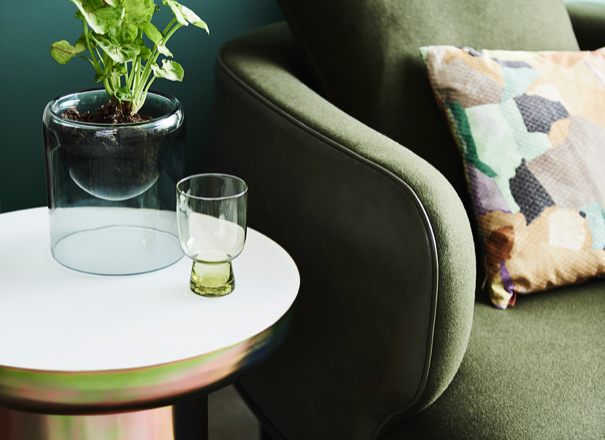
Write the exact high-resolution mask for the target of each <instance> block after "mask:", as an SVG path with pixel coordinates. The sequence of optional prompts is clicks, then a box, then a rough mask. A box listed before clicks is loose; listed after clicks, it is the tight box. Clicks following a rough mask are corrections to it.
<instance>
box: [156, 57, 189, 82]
mask: <svg viewBox="0 0 605 440" xmlns="http://www.w3.org/2000/svg"><path fill="white" fill-rule="evenodd" d="M151 70H153V74H154V75H155V77H156V78H165V79H167V80H170V81H183V77H184V76H185V72H184V71H183V67H181V65H180V64H179V63H176V62H174V61H166V60H162V68H161V69H160V68H159V67H158V65H157V64H153V65H152V66H151Z"/></svg>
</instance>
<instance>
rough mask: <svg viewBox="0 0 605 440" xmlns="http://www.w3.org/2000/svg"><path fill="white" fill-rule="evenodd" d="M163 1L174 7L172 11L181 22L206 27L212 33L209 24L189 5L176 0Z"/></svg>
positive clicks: (185, 24) (171, 7)
mask: <svg viewBox="0 0 605 440" xmlns="http://www.w3.org/2000/svg"><path fill="white" fill-rule="evenodd" d="M162 3H163V4H165V5H168V6H170V9H172V13H173V14H174V18H176V20H177V21H178V22H179V23H180V24H182V25H184V26H187V25H188V24H189V23H191V24H192V25H194V26H197V27H199V28H202V29H206V32H208V33H210V29H209V28H208V25H207V24H206V23H204V21H203V20H202V19H201V18H200V17H198V16H197V14H196V13H195V12H193V11H192V10H191V9H189V8H188V7H186V6H183V5H181V4H180V3H178V2H176V1H174V0H164V1H163V2H162Z"/></svg>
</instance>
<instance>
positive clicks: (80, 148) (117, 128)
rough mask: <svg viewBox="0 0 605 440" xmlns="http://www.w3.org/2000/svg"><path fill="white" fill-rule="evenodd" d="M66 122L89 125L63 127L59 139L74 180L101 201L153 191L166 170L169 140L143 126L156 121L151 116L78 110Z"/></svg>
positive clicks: (66, 115) (109, 108)
mask: <svg viewBox="0 0 605 440" xmlns="http://www.w3.org/2000/svg"><path fill="white" fill-rule="evenodd" d="M61 116H62V117H64V118H66V119H71V120H74V121H79V122H84V124H79V125H78V126H76V125H66V126H63V127H60V130H59V133H58V134H59V136H60V137H61V139H62V141H61V143H62V144H63V145H64V147H65V148H64V150H63V155H62V160H63V161H65V163H66V165H67V168H68V169H69V174H70V176H71V178H72V179H73V180H74V182H76V184H77V185H78V186H79V187H80V188H82V189H83V190H84V191H86V192H88V193H89V194H92V195H93V196H95V197H98V198H101V199H104V200H110V201H121V200H127V199H130V198H133V197H135V196H137V195H139V194H142V193H144V192H145V191H146V190H147V189H149V188H150V187H151V186H152V185H153V184H154V183H155V182H156V180H157V179H158V177H159V175H160V173H161V172H162V170H163V168H164V167H165V163H166V161H167V158H168V156H169V154H168V152H166V151H164V149H165V147H164V140H163V137H164V135H163V134H161V133H159V132H157V131H155V130H150V129H148V128H145V126H139V124H137V123H140V122H143V123H144V122H145V121H148V120H151V119H152V118H151V117H149V116H140V115H138V114H135V115H130V114H126V113H125V112H122V110H121V109H120V108H118V107H117V106H116V105H115V104H114V103H112V102H109V103H108V104H106V105H104V106H102V107H100V108H98V109H97V110H96V113H84V114H79V113H78V111H77V110H76V109H75V108H72V109H69V110H67V111H65V112H64V113H63V114H62V115H61ZM89 124H90V125H89ZM100 124H102V125H100ZM105 124H106V125H105Z"/></svg>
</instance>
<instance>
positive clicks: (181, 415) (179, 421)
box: [172, 396, 208, 440]
mask: <svg viewBox="0 0 605 440" xmlns="http://www.w3.org/2000/svg"><path fill="white" fill-rule="evenodd" d="M172 408H173V417H174V440H208V396H202V397H198V398H196V399H189V400H186V401H183V402H180V403H177V404H176V405H174V406H173V407H172Z"/></svg>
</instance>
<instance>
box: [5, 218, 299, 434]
mask: <svg viewBox="0 0 605 440" xmlns="http://www.w3.org/2000/svg"><path fill="white" fill-rule="evenodd" d="M233 270H234V273H235V280H236V288H235V291H234V292H233V293H231V294H229V295H228V296H225V297H222V298H205V297H200V296H198V295H195V294H194V293H192V292H191V291H190V290H189V274H190V271H191V260H189V259H187V258H183V259H181V260H180V261H178V262H177V263H175V264H174V265H172V266H170V267H168V268H165V269H162V270H159V271H156V272H151V273H147V274H142V275H131V276H97V275H89V274H85V273H80V272H76V271H73V270H71V269H67V268H65V267H63V266H61V265H60V264H59V263H57V262H56V261H55V260H54V259H53V258H52V256H51V254H50V245H49V232H48V210H47V209H46V208H36V209H29V210H23V211H15V212H11V213H6V214H1V215H0V335H1V336H0V407H2V408H3V409H2V408H0V438H2V439H5V440H13V439H17V438H18V439H26V440H38V439H40V440H41V439H47V438H48V439H52V440H62V439H70V440H93V439H95V440H96V439H103V440H114V439H115V440H185V439H190V438H191V439H192V438H196V439H203V438H207V397H206V396H207V394H208V393H210V392H213V391H215V390H217V389H219V388H222V387H223V386H226V385H228V384H229V383H231V382H233V381H235V380H237V379H238V378H239V377H240V376H241V375H243V374H245V373H246V372H247V371H249V370H250V369H251V368H253V367H254V366H255V365H257V364H258V363H259V362H261V361H262V360H263V359H265V358H266V357H267V356H268V355H269V354H270V353H271V352H272V351H273V350H274V349H275V348H276V347H277V346H278V345H279V343H280V342H281V340H283V338H284V337H285V334H286V333H287V330H288V328H289V324H290V315H291V314H290V313H287V312H288V311H289V310H290V307H291V306H292V304H293V302H294V300H295V298H296V295H297V293H298V288H299V285H300V278H299V274H298V270H297V268H296V265H295V263H294V261H293V260H292V258H291V257H290V256H289V255H288V254H287V252H286V251H285V250H284V249H282V248H281V247H280V246H279V245H278V244H276V243H275V242H273V241H272V240H270V239H269V238H267V237H266V236H264V235H262V234H260V233H259V232H257V231H255V230H253V229H250V228H248V238H247V241H246V246H245V248H244V251H243V252H242V254H241V255H240V256H239V257H238V258H236V259H235V260H234V261H233Z"/></svg>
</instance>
